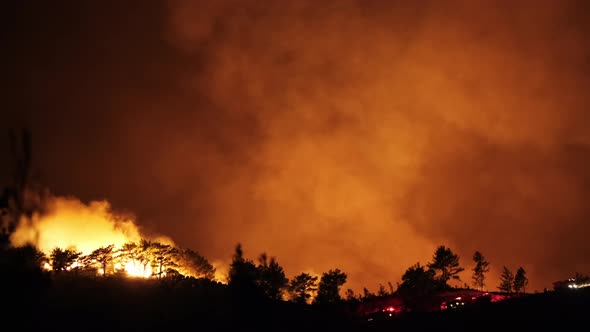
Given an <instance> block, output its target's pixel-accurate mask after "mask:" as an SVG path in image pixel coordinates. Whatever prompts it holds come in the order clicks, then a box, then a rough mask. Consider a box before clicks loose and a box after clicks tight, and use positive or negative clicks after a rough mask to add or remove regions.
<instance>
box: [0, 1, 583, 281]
mask: <svg viewBox="0 0 590 332" xmlns="http://www.w3.org/2000/svg"><path fill="white" fill-rule="evenodd" d="M589 9H590V8H589V7H588V2H587V1H557V0H555V1H533V0H531V1H489V2H485V1H467V0H466V1H360V0H359V1H352V0H338V1H300V0H297V1H295V0H293V1H183V0H174V1H172V0H171V1H164V0H162V1H143V0H142V1H8V2H6V3H3V5H2V9H1V10H0V12H2V14H1V15H2V25H3V26H2V36H3V39H5V42H3V43H2V44H3V47H2V49H3V50H2V53H3V55H2V57H3V58H4V60H2V62H3V65H5V66H6V68H5V69H3V72H4V73H7V75H4V74H3V77H4V78H5V79H6V78H8V80H5V82H3V85H4V87H3V88H2V94H3V95H4V96H3V97H2V99H1V101H0V102H1V103H2V105H1V109H2V112H3V113H4V115H3V116H2V120H1V121H0V127H1V128H0V129H2V131H3V132H5V135H6V136H5V137H8V130H9V129H18V128H23V127H26V128H28V129H30V131H31V134H32V140H33V141H32V142H33V159H34V167H35V170H36V171H37V172H38V177H39V179H40V181H41V182H42V183H43V184H44V185H46V186H47V187H48V188H50V190H51V191H52V192H53V193H54V194H55V195H66V196H68V195H73V196H77V197H79V198H80V199H81V200H83V201H86V202H89V201H91V200H103V199H104V200H108V201H109V202H110V203H111V205H112V207H113V208H114V209H118V210H121V211H127V212H131V213H133V214H135V215H136V216H137V223H138V224H139V225H140V226H141V227H142V228H143V229H144V230H145V231H147V232H152V233H155V234H163V235H166V236H168V237H170V238H172V239H173V240H174V242H175V243H177V244H179V245H182V246H185V247H191V248H193V249H195V250H198V251H199V252H201V253H202V254H203V255H205V256H206V257H207V258H209V259H210V260H212V261H229V260H230V259H231V255H232V253H233V249H234V246H235V245H236V244H237V243H238V242H240V243H242V245H243V247H244V250H245V255H246V256H247V257H249V258H252V259H256V257H257V256H258V255H259V254H260V253H262V252H267V253H268V254H269V255H270V256H276V257H277V260H278V261H279V263H280V264H281V265H283V267H284V268H285V271H286V273H287V275H288V276H289V277H291V276H293V275H295V274H297V273H300V272H303V271H306V272H315V273H321V272H324V271H327V270H328V269H332V268H340V269H341V270H343V271H344V272H346V273H347V274H348V282H347V284H346V285H345V286H344V287H345V288H352V289H355V290H357V291H358V290H360V289H362V287H367V288H369V290H373V291H375V290H376V289H377V287H378V285H379V284H380V283H382V284H384V285H385V284H386V283H387V282H388V281H391V282H392V283H393V284H394V285H395V282H397V281H400V278H401V275H402V273H403V272H404V271H405V269H406V268H407V267H409V266H410V265H412V264H414V263H416V262H421V263H423V264H425V263H427V262H428V261H429V260H430V259H431V257H432V254H433V252H434V249H435V248H436V246H437V245H440V244H444V245H446V246H449V247H451V249H453V250H454V251H455V252H457V253H459V255H460V256H461V263H462V265H463V266H464V267H465V268H466V271H465V272H463V273H462V275H461V277H462V281H463V282H466V283H468V284H470V283H471V274H470V269H471V268H472V267H473V262H472V260H471V256H472V255H473V252H474V251H475V250H479V251H481V252H482V253H483V254H484V255H485V256H486V257H487V258H488V259H489V260H490V262H491V265H492V271H491V272H490V274H489V275H488V278H489V282H488V288H490V289H495V288H496V286H497V285H498V282H497V280H498V275H499V273H500V270H501V268H502V266H504V265H505V266H507V267H509V268H511V269H512V270H513V271H515V270H516V269H517V268H518V267H519V266H523V267H524V268H525V269H526V270H527V272H528V277H529V280H530V286H531V290H534V289H536V290H542V289H543V288H544V287H547V288H551V287H552V285H551V283H552V282H553V281H556V280H560V279H565V278H567V277H570V276H572V275H573V274H574V272H576V271H577V272H582V273H590V261H589V259H588V257H590V241H588V239H587V237H588V234H589V231H590V204H589V203H590V113H589V111H590V109H589V106H590V94H589V93H588V91H590V42H589V40H588V36H589V35H590V17H588V15H589V14H588V12H589V11H588V10H589ZM5 141H7V140H2V142H0V147H1V148H2V149H3V151H7V150H8V148H7V147H8V144H7V143H6V142H5ZM3 154H4V155H5V156H7V153H3ZM6 159H7V158H6ZM3 160H5V158H3ZM7 165H9V163H8V162H3V163H2V165H0V167H2V168H4V169H5V170H4V171H3V177H4V178H3V180H4V181H8V177H7V176H5V175H7V174H9V173H8V171H7V170H6V169H7Z"/></svg>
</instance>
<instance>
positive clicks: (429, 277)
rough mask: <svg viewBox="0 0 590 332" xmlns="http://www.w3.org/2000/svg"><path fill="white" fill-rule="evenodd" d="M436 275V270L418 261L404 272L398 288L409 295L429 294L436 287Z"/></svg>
mask: <svg viewBox="0 0 590 332" xmlns="http://www.w3.org/2000/svg"><path fill="white" fill-rule="evenodd" d="M434 275H435V272H434V270H431V269H425V268H424V266H421V265H420V263H416V264H414V265H412V266H410V267H409V268H408V269H407V270H406V272H404V274H403V275H402V283H401V285H399V287H398V290H399V292H400V293H401V294H403V295H407V297H416V296H422V295H427V294H428V293H430V292H431V291H432V290H434V289H435V288H436V280H435V279H434Z"/></svg>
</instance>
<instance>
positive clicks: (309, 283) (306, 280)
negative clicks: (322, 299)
mask: <svg viewBox="0 0 590 332" xmlns="http://www.w3.org/2000/svg"><path fill="white" fill-rule="evenodd" d="M317 282H318V277H316V276H312V275H311V274H309V273H301V274H299V275H296V276H295V277H294V278H293V279H292V280H291V281H290V282H289V293H290V294H291V299H293V300H294V301H295V302H297V303H303V304H307V303H309V299H311V297H312V296H313V295H314V294H315V292H316V291H317V290H318V288H317Z"/></svg>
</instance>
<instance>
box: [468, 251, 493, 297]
mask: <svg viewBox="0 0 590 332" xmlns="http://www.w3.org/2000/svg"><path fill="white" fill-rule="evenodd" d="M473 260H474V261H475V267H474V268H473V276H472V277H471V278H472V279H473V286H475V287H476V288H478V289H479V290H482V291H483V289H484V287H485V285H486V284H485V279H486V276H485V274H486V273H487V272H489V271H490V267H489V266H490V263H489V262H488V261H487V260H486V258H485V257H484V255H482V254H481V253H480V252H479V251H476V252H475V253H474V254H473Z"/></svg>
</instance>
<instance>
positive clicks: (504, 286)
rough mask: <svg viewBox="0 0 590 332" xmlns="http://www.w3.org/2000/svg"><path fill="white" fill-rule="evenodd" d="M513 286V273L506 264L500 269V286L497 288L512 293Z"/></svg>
mask: <svg viewBox="0 0 590 332" xmlns="http://www.w3.org/2000/svg"><path fill="white" fill-rule="evenodd" d="M513 286H514V274H512V271H510V270H509V269H508V268H507V267H506V266H504V267H503V269H502V275H501V276H500V286H498V289H499V290H501V291H502V292H505V293H512V288H513Z"/></svg>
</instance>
